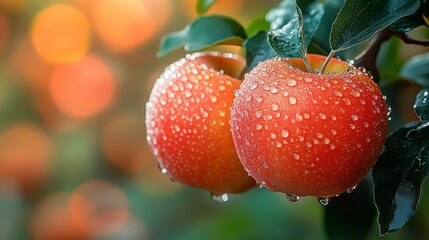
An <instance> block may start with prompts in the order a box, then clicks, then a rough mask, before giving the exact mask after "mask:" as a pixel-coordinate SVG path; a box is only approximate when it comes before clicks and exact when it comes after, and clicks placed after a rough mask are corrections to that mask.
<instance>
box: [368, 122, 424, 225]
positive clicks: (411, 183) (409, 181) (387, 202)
mask: <svg viewBox="0 0 429 240" xmlns="http://www.w3.org/2000/svg"><path fill="white" fill-rule="evenodd" d="M428 173H429V122H413V123H409V124H407V125H405V126H404V127H402V128H400V129H398V130H397V131H395V132H394V133H393V134H392V135H390V136H389V137H388V138H387V140H386V143H385V149H384V151H383V152H382V153H381V155H380V156H379V158H378V162H377V164H376V165H375V166H374V168H373V171H372V177H373V181H374V199H375V204H376V206H377V209H378V213H379V215H378V223H379V225H380V233H381V234H385V233H390V232H394V231H397V230H398V229H399V228H401V227H402V226H403V225H404V224H405V223H406V222H407V221H408V220H409V218H410V217H411V216H413V215H414V213H415V210H416V208H417V205H418V201H419V198H420V192H421V185H422V182H423V180H424V179H425V178H426V176H427V175H428Z"/></svg>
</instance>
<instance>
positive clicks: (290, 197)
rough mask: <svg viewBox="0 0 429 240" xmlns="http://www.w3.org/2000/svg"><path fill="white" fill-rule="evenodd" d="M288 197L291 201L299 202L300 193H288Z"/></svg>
mask: <svg viewBox="0 0 429 240" xmlns="http://www.w3.org/2000/svg"><path fill="white" fill-rule="evenodd" d="M286 198H287V200H288V201H289V202H297V201H298V200H299V196H298V195H294V194H289V193H286Z"/></svg>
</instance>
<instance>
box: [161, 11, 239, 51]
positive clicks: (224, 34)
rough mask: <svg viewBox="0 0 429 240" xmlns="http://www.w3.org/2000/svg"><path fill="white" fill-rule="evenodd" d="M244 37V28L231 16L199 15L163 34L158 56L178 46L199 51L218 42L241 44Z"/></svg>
mask: <svg viewBox="0 0 429 240" xmlns="http://www.w3.org/2000/svg"><path fill="white" fill-rule="evenodd" d="M246 37H247V36H246V33H245V31H244V28H243V27H242V26H241V25H240V24H239V23H238V22H237V21H235V20H234V19H232V18H229V17H226V16H220V15H210V16H201V17H199V18H197V19H196V20H194V21H193V22H192V23H190V24H189V25H187V26H186V27H185V28H184V29H183V30H181V31H178V32H173V33H170V34H168V35H166V36H164V38H163V39H162V40H161V45H160V48H159V52H158V56H160V57H163V56H165V55H167V54H168V53H170V52H172V51H173V50H175V49H178V48H180V47H185V50H187V51H200V50H202V49H205V48H207V47H210V46H213V45H219V44H230V45H238V46H241V44H242V43H243V41H244V39H246Z"/></svg>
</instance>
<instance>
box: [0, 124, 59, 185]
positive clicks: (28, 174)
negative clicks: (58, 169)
mask: <svg viewBox="0 0 429 240" xmlns="http://www.w3.org/2000/svg"><path fill="white" fill-rule="evenodd" d="M52 151H53V144H52V141H51V139H50V138H49V137H48V136H47V134H46V133H44V132H43V131H42V130H41V129H39V128H38V127H36V126H34V125H32V124H28V123H19V124H16V125H14V126H11V127H10V128H8V129H6V130H4V131H3V132H2V133H0V181H7V182H12V183H13V184H16V185H17V186H18V187H19V188H20V189H21V190H23V191H24V192H32V191H34V190H35V189H36V187H38V186H40V185H41V184H42V183H44V182H45V181H46V178H47V177H48V174H49V169H50V166H51V160H52Z"/></svg>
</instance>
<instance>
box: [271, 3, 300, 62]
mask: <svg viewBox="0 0 429 240" xmlns="http://www.w3.org/2000/svg"><path fill="white" fill-rule="evenodd" d="M303 28H304V23H303V19H302V12H301V10H300V9H299V7H298V6H296V12H295V16H294V17H293V18H292V19H291V20H290V21H289V22H287V23H286V24H285V25H284V26H282V27H281V28H279V29H275V30H272V31H270V32H268V43H269V44H270V46H271V47H272V48H273V50H274V51H275V52H276V53H277V54H278V55H279V56H281V57H284V58H303V57H304V56H305V55H306V54H307V46H306V45H305V40H304V29H303Z"/></svg>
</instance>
